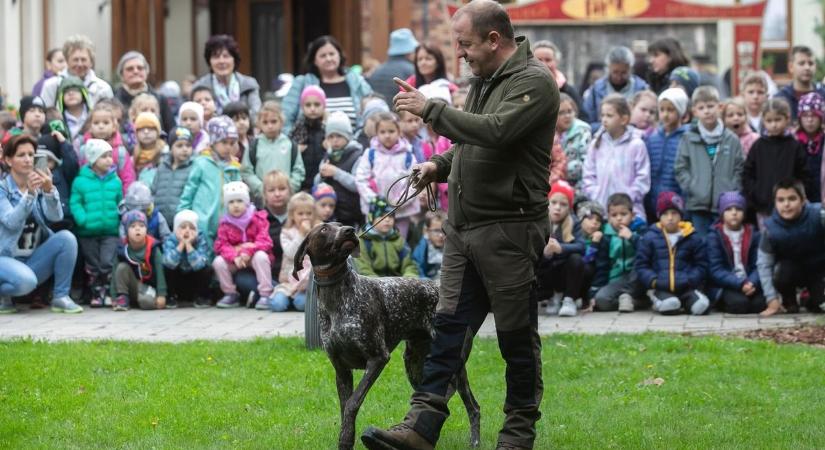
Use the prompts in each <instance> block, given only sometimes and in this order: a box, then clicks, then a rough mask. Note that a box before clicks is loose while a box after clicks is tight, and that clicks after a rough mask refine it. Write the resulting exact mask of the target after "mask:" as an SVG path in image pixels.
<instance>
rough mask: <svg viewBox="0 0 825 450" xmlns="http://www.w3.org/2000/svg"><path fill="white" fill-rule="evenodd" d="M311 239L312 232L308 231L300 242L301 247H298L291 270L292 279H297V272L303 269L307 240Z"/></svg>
mask: <svg viewBox="0 0 825 450" xmlns="http://www.w3.org/2000/svg"><path fill="white" fill-rule="evenodd" d="M310 237H312V232H311V231H310V232H309V234H307V237H305V238H304V241H303V242H301V245H300V246H299V247H298V251H296V252H295V260H294V261H293V263H294V268H293V269H292V278H295V279H296V280H297V279H298V272H300V271H301V270H303V268H304V257H305V256H306V254H307V244H308V243H309V238H310Z"/></svg>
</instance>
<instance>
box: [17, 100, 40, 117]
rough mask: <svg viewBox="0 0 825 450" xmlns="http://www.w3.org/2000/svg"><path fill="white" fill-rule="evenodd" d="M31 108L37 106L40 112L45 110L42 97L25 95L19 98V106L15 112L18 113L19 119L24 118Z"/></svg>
mask: <svg viewBox="0 0 825 450" xmlns="http://www.w3.org/2000/svg"><path fill="white" fill-rule="evenodd" d="M32 108H38V109H40V111H41V112H43V113H45V112H46V103H44V102H43V99H42V98H40V97H35V96H33V95H27V96H25V97H23V98H21V99H20V108H19V109H18V110H17V113H18V114H19V115H20V117H18V118H19V119H20V120H24V119H25V118H26V113H27V112H29V110H31V109H32Z"/></svg>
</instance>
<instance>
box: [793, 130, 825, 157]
mask: <svg viewBox="0 0 825 450" xmlns="http://www.w3.org/2000/svg"><path fill="white" fill-rule="evenodd" d="M796 140H797V141H799V143H800V144H802V145H804V146H805V150H807V151H808V154H809V155H811V156H816V155H818V154H820V153H821V152H822V144H823V141H825V132H822V131H820V132H819V133H817V134H816V135H814V136H813V137H811V136H808V133H806V132H805V130H803V129H802V128H800V129H799V130H797V131H796Z"/></svg>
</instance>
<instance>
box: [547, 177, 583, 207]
mask: <svg viewBox="0 0 825 450" xmlns="http://www.w3.org/2000/svg"><path fill="white" fill-rule="evenodd" d="M555 194H563V195H564V196H565V197H567V205H568V206H570V207H571V208H572V207H573V199H574V198H575V197H576V191H575V190H573V187H572V186H570V185H569V184H568V183H567V182H566V181H564V180H559V181H556V182H555V183H553V185H552V186H550V193H549V194H547V198H550V197H552V196H553V195H555Z"/></svg>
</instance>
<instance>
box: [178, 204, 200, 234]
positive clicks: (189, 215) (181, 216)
mask: <svg viewBox="0 0 825 450" xmlns="http://www.w3.org/2000/svg"><path fill="white" fill-rule="evenodd" d="M184 222H186V223H189V224H192V226H193V227H195V230H196V231H197V229H198V213H196V212H195V211H192V210H191V209H184V210H181V211H178V213H177V214H175V220H174V221H173V224H174V227H175V228H174V229H175V230H177V229H178V228H180V226H181V224H183V223H184Z"/></svg>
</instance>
